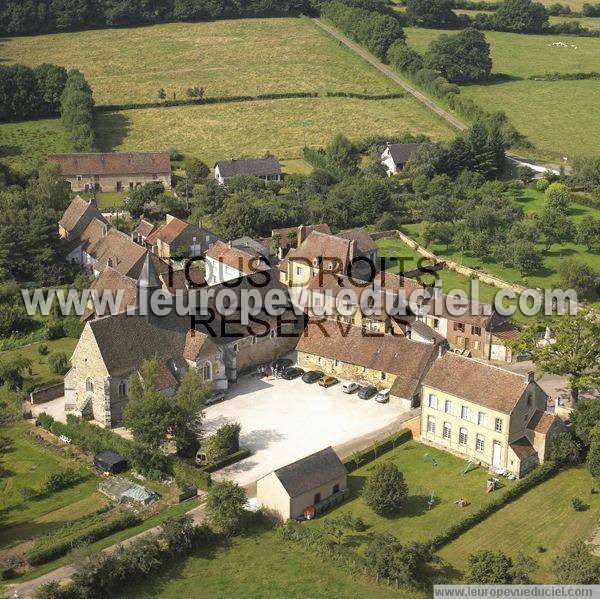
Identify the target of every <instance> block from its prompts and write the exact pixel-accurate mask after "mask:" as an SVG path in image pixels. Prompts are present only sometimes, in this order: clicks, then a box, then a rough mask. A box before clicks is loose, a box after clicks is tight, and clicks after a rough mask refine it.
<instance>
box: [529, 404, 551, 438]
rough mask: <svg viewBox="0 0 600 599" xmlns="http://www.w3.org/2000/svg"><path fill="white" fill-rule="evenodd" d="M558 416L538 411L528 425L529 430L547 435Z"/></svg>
mask: <svg viewBox="0 0 600 599" xmlns="http://www.w3.org/2000/svg"><path fill="white" fill-rule="evenodd" d="M555 418H556V416H555V415H554V414H550V412H542V411H541V410H536V411H535V412H534V413H533V416H532V417H531V420H530V421H529V424H528V425H527V428H528V429H530V430H532V431H535V432H536V433H541V434H542V435H545V434H546V433H547V432H548V431H549V430H550V427H551V426H552V425H553V424H554V419H555Z"/></svg>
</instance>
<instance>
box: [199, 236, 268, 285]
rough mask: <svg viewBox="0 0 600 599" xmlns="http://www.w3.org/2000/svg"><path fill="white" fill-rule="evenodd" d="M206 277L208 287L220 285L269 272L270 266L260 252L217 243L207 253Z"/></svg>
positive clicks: (247, 247) (230, 243) (231, 244)
mask: <svg viewBox="0 0 600 599" xmlns="http://www.w3.org/2000/svg"><path fill="white" fill-rule="evenodd" d="M204 258H205V277H206V283H207V284H208V285H218V284H219V283H224V282H226V281H232V280H233V279H237V278H239V277H244V276H246V275H250V274H253V273H256V272H259V271H267V270H269V268H270V265H269V263H268V261H267V259H266V258H265V257H264V256H263V255H262V254H261V253H259V252H257V251H254V250H252V249H250V248H249V246H246V248H245V249H241V248H237V247H234V246H233V242H231V241H230V242H229V243H223V242H222V241H217V243H215V244H214V245H213V246H212V247H211V248H210V249H209V250H208V252H206V256H205V257H204Z"/></svg>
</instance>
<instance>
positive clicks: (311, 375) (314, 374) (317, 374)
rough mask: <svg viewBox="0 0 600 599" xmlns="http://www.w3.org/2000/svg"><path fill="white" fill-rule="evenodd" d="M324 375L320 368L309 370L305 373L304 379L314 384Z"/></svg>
mask: <svg viewBox="0 0 600 599" xmlns="http://www.w3.org/2000/svg"><path fill="white" fill-rule="evenodd" d="M322 376H323V373H322V372H321V371H320V370H309V371H308V372H306V373H304V375H303V376H302V380H303V381H304V382H305V383H309V384H312V383H316V382H317V381H318V380H319V379H320V378H321V377H322Z"/></svg>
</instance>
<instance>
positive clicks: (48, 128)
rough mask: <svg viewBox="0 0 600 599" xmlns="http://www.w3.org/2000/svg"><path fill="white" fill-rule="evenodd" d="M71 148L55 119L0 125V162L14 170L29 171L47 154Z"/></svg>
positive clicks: (43, 159) (66, 150) (58, 121)
mask: <svg viewBox="0 0 600 599" xmlns="http://www.w3.org/2000/svg"><path fill="white" fill-rule="evenodd" d="M72 150H73V148H72V147H71V145H70V143H69V141H68V140H67V139H66V137H65V132H64V129H63V128H62V125H61V123H60V120H59V119H40V120H37V121H28V122H26V123H2V124H0V161H1V162H3V163H5V164H9V165H10V166H11V167H12V168H13V169H15V170H16V171H18V172H21V173H29V172H33V171H35V170H36V169H37V167H38V166H39V164H41V163H42V162H45V160H46V156H47V155H48V154H52V153H54V152H56V153H60V152H71V151H72Z"/></svg>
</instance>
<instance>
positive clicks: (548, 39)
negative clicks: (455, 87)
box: [406, 28, 600, 160]
mask: <svg viewBox="0 0 600 599" xmlns="http://www.w3.org/2000/svg"><path fill="white" fill-rule="evenodd" d="M406 32H407V37H408V43H409V45H410V46H412V47H414V48H415V49H417V50H419V51H425V50H426V49H427V48H428V46H429V43H430V42H431V41H432V40H433V39H436V38H437V37H438V36H439V35H441V34H443V33H448V32H447V31H441V30H435V29H418V28H407V29H406ZM485 35H486V38H487V40H488V42H489V43H490V45H491V53H492V59H493V63H494V67H493V72H494V73H503V74H505V75H509V76H510V77H511V79H510V80H507V81H500V82H494V83H489V84H485V85H469V86H463V87H462V91H461V93H462V94H463V95H464V96H466V97H469V98H472V99H473V100H475V101H476V102H477V103H479V104H480V105H481V106H482V107H483V108H486V109H488V110H504V111H505V112H506V114H507V115H508V116H509V118H510V119H511V120H512V121H513V123H514V125H515V126H516V127H517V129H518V130H519V131H521V132H522V133H524V134H525V135H527V137H528V138H529V139H530V141H531V142H532V143H533V144H534V145H535V146H536V151H535V152H534V153H537V154H539V155H540V156H543V157H548V158H551V159H554V160H562V158H563V156H567V157H571V158H572V157H573V156H574V155H577V154H595V153H597V152H598V146H597V142H596V140H597V139H598V136H600V102H598V101H597V91H598V82H597V81H594V80H586V81H529V80H527V79H526V78H527V77H529V76H532V75H543V74H544V73H547V72H553V71H557V72H561V73H574V72H590V71H600V39H598V38H581V37H572V36H549V35H521V34H515V33H500V32H486V34H485ZM555 41H564V42H565V43H567V44H569V47H567V48H559V47H553V46H551V45H550V44H552V43H553V42H555ZM571 45H573V46H575V47H571ZM573 132H577V134H576V135H574V134H573Z"/></svg>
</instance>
